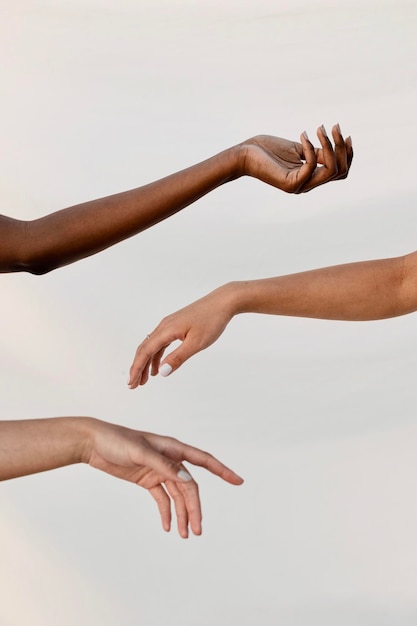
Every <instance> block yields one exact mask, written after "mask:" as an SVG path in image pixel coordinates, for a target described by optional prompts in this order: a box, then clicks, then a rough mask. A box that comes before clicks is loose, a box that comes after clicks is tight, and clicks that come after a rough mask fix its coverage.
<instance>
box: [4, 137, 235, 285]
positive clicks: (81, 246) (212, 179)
mask: <svg viewBox="0 0 417 626" xmlns="http://www.w3.org/2000/svg"><path fill="white" fill-rule="evenodd" d="M240 161H241V154H240V148H239V146H237V147H235V148H230V149H229V150H225V151H224V152H221V153H219V154H217V155H216V156H214V157H212V158H210V159H207V160H206V161H203V162H201V163H198V164H197V165H194V166H192V167H189V168H187V169H185V170H182V171H180V172H177V173H175V174H172V175H171V176H167V177H166V178H162V179H161V180H158V181H156V182H153V183H150V184H148V185H145V186H143V187H139V188H137V189H132V190H130V191H126V192H123V193H119V194H115V195H112V196H108V197H105V198H101V199H98V200H92V201H90V202H85V203H83V204H79V205H76V206H73V207H69V208H67V209H62V210H60V211H57V212H55V213H52V214H50V215H47V216H45V217H42V218H39V219H36V220H33V221H31V222H19V221H17V220H11V219H10V218H2V223H1V226H2V227H3V229H7V234H8V235H9V237H8V241H7V246H6V248H4V249H3V251H2V255H1V257H2V258H0V271H3V272H8V271H29V272H32V273H35V274H42V273H45V272H48V271H50V270H52V269H55V268H57V267H61V266H63V265H67V264H69V263H72V262H74V261H77V260H79V259H82V258H84V257H87V256H90V255H92V254H95V253H97V252H99V251H101V250H103V249H105V248H107V247H109V246H111V245H114V244H116V243H118V242H119V241H122V240H124V239H126V238H128V237H131V236H133V235H136V234H138V233H139V232H141V231H143V230H145V229H147V228H149V227H150V226H153V225H154V224H156V223H157V222H160V221H162V220H164V219H166V218H167V217H169V216H171V215H173V214H174V213H176V212H178V211H180V210H181V209H183V208H185V207H186V206H188V205H190V204H192V203H193V202H195V201H196V200H198V199H199V198H201V197H202V196H204V195H205V194H207V193H209V192H210V191H212V190H213V189H215V188H216V187H219V186H220V185H222V184H223V183H225V182H228V181H230V180H233V179H235V178H237V177H238V176H239V175H240V174H241V171H240V167H241V164H240ZM8 249H9V250H10V252H9V253H8V252H7V250H8Z"/></svg>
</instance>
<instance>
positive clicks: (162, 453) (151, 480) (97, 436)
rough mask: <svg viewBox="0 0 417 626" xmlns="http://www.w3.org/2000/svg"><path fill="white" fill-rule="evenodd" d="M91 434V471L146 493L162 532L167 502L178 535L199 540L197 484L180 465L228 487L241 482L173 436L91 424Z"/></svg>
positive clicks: (167, 514)
mask: <svg viewBox="0 0 417 626" xmlns="http://www.w3.org/2000/svg"><path fill="white" fill-rule="evenodd" d="M91 424H92V429H91V432H92V435H91V437H90V444H89V446H88V447H87V448H86V451H85V455H84V459H85V462H87V463H88V464H89V465H90V466H91V467H95V468H97V469H99V470H102V471H103V472H106V473H107V474H111V475H112V476H116V477H117V478H122V479H123V480H127V481H129V482H132V483H135V484H137V485H139V486H140V487H143V488H144V489H147V490H148V491H149V493H150V494H151V496H152V497H153V498H154V500H155V501H156V503H157V505H158V509H159V513H160V516H161V520H162V526H163V528H164V530H166V531H169V530H170V527H171V517H172V516H171V499H172V500H173V503H174V507H175V512H176V516H177V525H178V532H179V534H180V535H181V537H183V538H187V537H188V529H189V527H190V528H191V530H192V532H193V533H194V534H195V535H200V534H201V532H202V527H201V520H202V515H201V502H200V496H199V492H198V485H197V483H196V482H195V480H194V479H193V478H192V476H191V475H190V474H189V472H188V470H187V469H186V468H185V467H184V465H183V461H188V462H189V463H192V464H193V465H198V466H199V467H204V468H205V469H207V470H208V471H209V472H211V473H212V474H215V475H216V476H219V477H220V478H222V479H223V480H225V481H227V482H228V483H231V484H232V485H240V484H242V482H243V480H242V478H240V476H238V475H237V474H235V472H233V471H232V470H231V469H229V468H228V467H226V466H225V465H223V463H221V462H220V461H218V460H217V459H216V458H215V457H214V456H212V455H211V454H209V453H208V452H204V451H203V450H200V449H198V448H194V447H192V446H189V445H187V444H185V443H182V442H181V441H178V440H177V439H174V438H172V437H164V436H161V435H155V434H152V433H146V432H142V431H136V430H131V429H129V428H124V427H122V426H118V425H115V424H109V423H107V422H103V421H101V420H91Z"/></svg>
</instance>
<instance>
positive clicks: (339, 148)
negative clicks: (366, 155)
mask: <svg viewBox="0 0 417 626" xmlns="http://www.w3.org/2000/svg"><path fill="white" fill-rule="evenodd" d="M332 137H333V141H334V146H335V155H336V164H337V176H336V178H345V177H346V175H347V171H348V159H347V151H346V144H345V141H344V139H343V135H342V133H341V130H340V126H339V124H336V125H335V126H333V128H332Z"/></svg>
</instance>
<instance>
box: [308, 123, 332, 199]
mask: <svg viewBox="0 0 417 626" xmlns="http://www.w3.org/2000/svg"><path fill="white" fill-rule="evenodd" d="M317 136H318V138H319V141H320V143H321V150H322V153H321V158H322V161H323V165H322V166H321V167H317V168H316V169H315V170H314V172H313V174H312V176H311V178H310V180H309V181H308V182H307V183H305V184H304V185H303V186H302V187H301V188H300V189H299V193H301V192H303V193H304V192H306V191H310V190H311V189H314V188H315V187H318V186H319V185H323V184H324V183H327V182H328V181H329V180H333V178H335V176H336V175H337V161H336V155H335V152H334V150H333V146H332V143H331V141H330V139H329V137H328V136H327V133H326V129H325V128H324V126H320V127H319V128H318V129H317Z"/></svg>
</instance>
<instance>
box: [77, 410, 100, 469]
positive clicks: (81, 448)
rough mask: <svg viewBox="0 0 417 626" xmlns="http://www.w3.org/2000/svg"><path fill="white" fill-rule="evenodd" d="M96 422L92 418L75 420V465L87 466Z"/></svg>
mask: <svg viewBox="0 0 417 626" xmlns="http://www.w3.org/2000/svg"><path fill="white" fill-rule="evenodd" d="M97 422H98V420H96V419H95V418H93V417H77V418H75V429H76V431H77V463H86V464H87V465H88V463H89V461H90V457H91V453H92V450H93V445H94V432H95V428H96V423H97Z"/></svg>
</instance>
